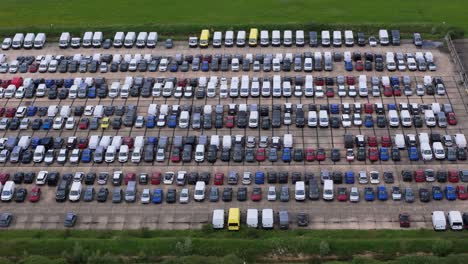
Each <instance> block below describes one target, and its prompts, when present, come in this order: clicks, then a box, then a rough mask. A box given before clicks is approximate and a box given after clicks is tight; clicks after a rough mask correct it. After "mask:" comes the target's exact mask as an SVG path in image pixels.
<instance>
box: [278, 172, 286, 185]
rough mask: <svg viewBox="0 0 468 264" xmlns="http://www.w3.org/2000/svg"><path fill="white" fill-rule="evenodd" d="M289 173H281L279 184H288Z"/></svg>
mask: <svg viewBox="0 0 468 264" xmlns="http://www.w3.org/2000/svg"><path fill="white" fill-rule="evenodd" d="M288 178H289V173H288V172H287V171H280V172H279V175H278V183H283V184H286V183H288Z"/></svg>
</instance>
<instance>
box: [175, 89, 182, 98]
mask: <svg viewBox="0 0 468 264" xmlns="http://www.w3.org/2000/svg"><path fill="white" fill-rule="evenodd" d="M182 95H183V89H182V86H177V87H176V88H175V90H174V97H175V98H181V97H182Z"/></svg>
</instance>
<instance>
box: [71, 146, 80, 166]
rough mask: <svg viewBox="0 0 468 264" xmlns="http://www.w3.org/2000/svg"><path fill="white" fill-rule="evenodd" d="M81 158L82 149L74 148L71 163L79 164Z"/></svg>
mask: <svg viewBox="0 0 468 264" xmlns="http://www.w3.org/2000/svg"><path fill="white" fill-rule="evenodd" d="M79 160H80V150H79V149H73V150H72V153H71V155H70V159H69V161H70V163H71V164H77V163H78V161H79Z"/></svg>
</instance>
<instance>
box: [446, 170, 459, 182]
mask: <svg viewBox="0 0 468 264" xmlns="http://www.w3.org/2000/svg"><path fill="white" fill-rule="evenodd" d="M448 181H449V182H454V183H455V182H458V181H459V178H458V171H456V170H449V171H448Z"/></svg>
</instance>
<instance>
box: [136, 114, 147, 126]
mask: <svg viewBox="0 0 468 264" xmlns="http://www.w3.org/2000/svg"><path fill="white" fill-rule="evenodd" d="M144 124H145V117H144V116H137V118H136V120H135V127H136V128H142V127H143V126H144Z"/></svg>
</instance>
